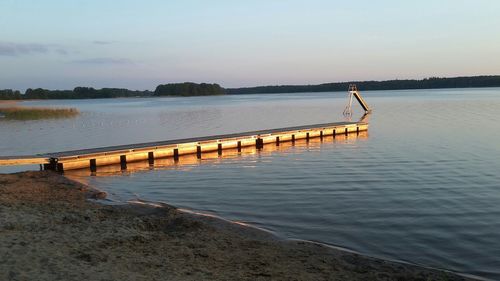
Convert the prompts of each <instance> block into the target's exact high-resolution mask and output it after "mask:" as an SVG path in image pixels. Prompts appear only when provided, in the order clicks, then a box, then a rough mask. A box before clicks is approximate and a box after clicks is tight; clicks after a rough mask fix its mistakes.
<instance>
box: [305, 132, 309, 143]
mask: <svg viewBox="0 0 500 281" xmlns="http://www.w3.org/2000/svg"><path fill="white" fill-rule="evenodd" d="M306 141H307V142H309V133H306Z"/></svg>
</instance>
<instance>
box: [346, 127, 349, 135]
mask: <svg viewBox="0 0 500 281" xmlns="http://www.w3.org/2000/svg"><path fill="white" fill-rule="evenodd" d="M348 134H349V131H348V130H347V128H345V135H346V136H347V135H348Z"/></svg>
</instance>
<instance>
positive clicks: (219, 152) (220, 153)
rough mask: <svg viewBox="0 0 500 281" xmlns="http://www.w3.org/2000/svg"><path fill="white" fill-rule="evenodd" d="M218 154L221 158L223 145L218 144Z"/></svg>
mask: <svg viewBox="0 0 500 281" xmlns="http://www.w3.org/2000/svg"><path fill="white" fill-rule="evenodd" d="M217 154H218V155H219V156H221V155H222V143H218V144H217Z"/></svg>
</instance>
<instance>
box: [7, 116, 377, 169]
mask: <svg viewBox="0 0 500 281" xmlns="http://www.w3.org/2000/svg"><path fill="white" fill-rule="evenodd" d="M367 130H368V123H365V122H336V123H325V124H316V125H307V126H296V127H288V128H279V129H269V130H260V131H251V132H244V133H237V134H226V135H215V136H207V137H198V138H187V139H177V140H168V141H160V142H148V143H138V144H130V145H118V146H110V147H101V148H93V149H82V150H74V151H65V152H56V153H49V154H43V155H35V156H17V157H16V156H12V157H0V165H31V164H40V165H43V168H44V169H49V170H55V171H59V172H63V171H65V170H74V169H85V168H87V169H90V170H91V171H96V170H97V167H99V166H106V165H113V164H121V166H122V168H123V169H126V165H127V163H129V162H137V161H144V160H148V161H149V162H150V163H151V164H153V163H154V160H155V159H158V158H167V157H172V158H174V159H178V158H179V157H180V156H182V155H187V154H196V155H197V156H198V158H201V155H202V153H204V152H214V151H218V153H219V154H220V155H221V154H222V153H223V150H225V149H238V150H241V148H242V147H248V146H255V147H257V148H262V147H263V146H264V145H265V144H270V143H275V144H278V145H279V143H280V142H288V141H291V142H293V141H295V140H298V139H309V138H317V137H323V136H332V135H333V136H335V135H339V134H345V135H348V134H351V133H359V132H360V131H367Z"/></svg>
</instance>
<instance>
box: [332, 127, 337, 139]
mask: <svg viewBox="0 0 500 281" xmlns="http://www.w3.org/2000/svg"><path fill="white" fill-rule="evenodd" d="M336 134H337V130H335V129H333V139H335V135H336Z"/></svg>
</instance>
